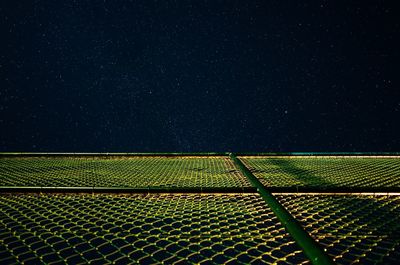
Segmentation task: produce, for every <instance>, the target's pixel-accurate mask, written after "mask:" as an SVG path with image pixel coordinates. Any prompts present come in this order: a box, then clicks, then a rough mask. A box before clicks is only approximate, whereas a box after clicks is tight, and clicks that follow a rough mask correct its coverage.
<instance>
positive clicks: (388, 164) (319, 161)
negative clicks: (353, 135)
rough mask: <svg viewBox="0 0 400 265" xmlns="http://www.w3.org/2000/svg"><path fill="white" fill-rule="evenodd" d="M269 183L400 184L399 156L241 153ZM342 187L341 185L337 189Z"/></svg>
mask: <svg viewBox="0 0 400 265" xmlns="http://www.w3.org/2000/svg"><path fill="white" fill-rule="evenodd" d="M240 159H241V160H242V161H243V163H244V164H245V165H246V166H247V167H248V168H249V169H250V171H251V172H252V173H253V174H254V175H255V176H256V177H258V178H259V180H260V181H261V182H262V183H263V184H264V185H265V186H266V187H282V188H283V187H296V188H298V189H299V190H301V189H302V188H314V189H315V188H319V189H327V190H329V189H330V188H335V187H339V188H357V187H363V188H376V190H378V191H379V188H399V187H400V159H399V157H391V158H386V157H374V158H373V157H343V156H342V157H341V156H335V157H329V156H327V157H325V156H320V157H309V156H303V157H301V156H287V157H274V156H258V157H255V156H252V157H240ZM338 190H339V191H340V189H338Z"/></svg>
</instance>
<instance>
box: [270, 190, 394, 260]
mask: <svg viewBox="0 0 400 265" xmlns="http://www.w3.org/2000/svg"><path fill="white" fill-rule="evenodd" d="M277 197H278V199H279V200H280V202H281V203H282V204H283V205H284V206H285V207H286V208H287V209H288V210H289V212H290V213H291V214H292V215H293V216H294V217H295V218H296V219H297V220H298V221H299V222H300V224H301V225H302V226H303V227H304V228H305V230H306V231H307V232H309V233H310V235H311V236H312V237H313V238H315V240H316V241H318V242H319V243H320V244H321V245H322V246H323V247H324V248H325V249H326V250H327V253H328V254H329V255H330V256H332V257H333V259H334V261H335V262H336V263H338V264H353V263H360V264H376V263H379V264H399V261H400V196H365V195H363V196H360V195H358V196H357V195H333V196H332V195H277Z"/></svg>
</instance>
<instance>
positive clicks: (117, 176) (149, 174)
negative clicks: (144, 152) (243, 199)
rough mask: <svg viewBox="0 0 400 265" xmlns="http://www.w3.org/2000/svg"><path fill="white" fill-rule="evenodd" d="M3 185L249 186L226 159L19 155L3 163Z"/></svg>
mask: <svg viewBox="0 0 400 265" xmlns="http://www.w3.org/2000/svg"><path fill="white" fill-rule="evenodd" d="M0 186H39V187H42V186H44V187H46V186H50V187H52V186H59V187H68V186H72V187H130V188H152V187H156V188H165V187H167V188H174V187H181V188H182V187H191V188H196V187H204V188H207V187H224V188H229V187H239V188H240V187H250V186H251V184H250V183H249V182H248V181H247V179H246V178H245V177H244V176H243V175H242V174H241V173H240V172H239V171H238V170H237V169H236V168H235V166H234V165H233V163H232V161H231V160H230V159H229V158H227V157H195V156H194V157H187V156H185V157H109V158H107V157H74V156H71V157H64V158H58V157H25V158H21V157H15V158H2V159H0Z"/></svg>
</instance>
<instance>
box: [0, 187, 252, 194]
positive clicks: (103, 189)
mask: <svg viewBox="0 0 400 265" xmlns="http://www.w3.org/2000/svg"><path fill="white" fill-rule="evenodd" d="M10 192H11V193H14V192H17V193H21V192H39V193H59V192H61V193H254V192H257V190H256V189H255V188H254V187H226V188H224V187H182V188H181V187H148V188H129V187H37V186H29V187H28V186H2V187H0V193H10Z"/></svg>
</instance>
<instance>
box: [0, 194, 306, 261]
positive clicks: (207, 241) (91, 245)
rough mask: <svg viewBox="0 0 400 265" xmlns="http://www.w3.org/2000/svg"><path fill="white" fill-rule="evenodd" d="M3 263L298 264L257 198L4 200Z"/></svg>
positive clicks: (297, 254)
mask: <svg viewBox="0 0 400 265" xmlns="http://www.w3.org/2000/svg"><path fill="white" fill-rule="evenodd" d="M0 216H1V218H0V222H1V223H0V238H1V239H0V263H1V264H7V263H25V262H27V263H32V264H38V263H47V264H53V263H57V262H60V261H61V262H67V263H70V264H78V263H81V264H87V263H92V262H93V263H96V264H110V263H113V262H115V263H118V264H124V263H125V264H126V263H132V262H138V263H142V264H154V263H158V264H159V263H165V264H186V263H188V262H190V263H196V264H199V263H200V264H209V263H220V264H221V263H227V264H249V263H258V264H268V263H279V264H300V263H305V262H306V261H307V260H306V258H305V256H304V255H303V253H302V252H301V251H300V249H299V248H298V246H297V245H296V244H295V242H294V241H293V240H292V238H291V237H290V236H289V235H288V234H287V233H286V232H285V230H284V228H283V227H282V226H281V225H280V224H279V222H278V221H277V219H276V217H275V216H274V214H273V213H272V212H271V211H270V210H269V209H268V207H266V205H265V202H264V201H263V200H262V199H261V198H260V197H259V195H258V194H230V195H223V194H221V195H219V194H217V195H216V194H208V195H205V194H203V195H194V194H191V195H78V194H71V195H57V194H46V195H28V194H12V195H11V194H3V195H2V196H0Z"/></svg>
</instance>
